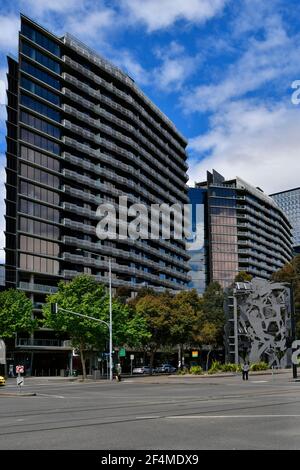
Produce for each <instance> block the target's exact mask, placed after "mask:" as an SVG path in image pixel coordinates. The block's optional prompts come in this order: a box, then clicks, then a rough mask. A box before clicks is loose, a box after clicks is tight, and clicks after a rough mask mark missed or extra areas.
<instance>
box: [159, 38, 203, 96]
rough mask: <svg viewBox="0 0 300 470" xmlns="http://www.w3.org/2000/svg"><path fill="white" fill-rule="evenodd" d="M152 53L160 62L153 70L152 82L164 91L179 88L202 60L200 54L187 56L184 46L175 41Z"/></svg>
mask: <svg viewBox="0 0 300 470" xmlns="http://www.w3.org/2000/svg"><path fill="white" fill-rule="evenodd" d="M154 54H155V55H156V57H157V58H158V59H159V60H160V61H161V64H160V65H159V66H158V67H156V68H155V69H154V70H153V83H154V84H155V85H156V87H157V88H158V89H161V90H163V91H164V92H170V91H174V90H175V91H178V90H180V89H181V88H182V85H183V84H184V82H185V81H186V80H187V79H188V78H189V77H190V76H191V75H193V74H194V72H195V71H196V69H197V67H198V66H199V64H200V62H201V60H202V58H201V54H196V55H195V56H194V57H192V56H189V55H188V54H187V53H186V51H185V48H184V46H183V45H182V44H180V43H178V42H177V41H171V42H170V44H168V46H167V47H164V48H157V49H155V50H154Z"/></svg>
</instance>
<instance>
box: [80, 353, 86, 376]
mask: <svg viewBox="0 0 300 470" xmlns="http://www.w3.org/2000/svg"><path fill="white" fill-rule="evenodd" d="M79 350H80V359H81V365H82V378H83V380H85V379H86V368H85V357H84V353H83V346H82V345H80V348H79Z"/></svg>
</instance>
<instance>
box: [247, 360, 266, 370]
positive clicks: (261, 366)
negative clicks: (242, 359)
mask: <svg viewBox="0 0 300 470" xmlns="http://www.w3.org/2000/svg"><path fill="white" fill-rule="evenodd" d="M267 369H269V365H268V364H267V363H266V362H262V361H261V362H254V363H253V364H251V366H250V370H251V371H257V370H267Z"/></svg>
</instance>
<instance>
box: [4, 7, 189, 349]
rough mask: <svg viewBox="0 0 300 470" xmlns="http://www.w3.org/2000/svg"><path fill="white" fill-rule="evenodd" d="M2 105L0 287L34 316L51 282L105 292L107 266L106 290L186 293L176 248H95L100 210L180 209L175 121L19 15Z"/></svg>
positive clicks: (114, 244) (163, 243) (151, 243)
mask: <svg viewBox="0 0 300 470" xmlns="http://www.w3.org/2000/svg"><path fill="white" fill-rule="evenodd" d="M7 96H8V104H7V113H8V117H7V167H6V171H7V182H6V188H7V194H6V285H7V287H16V288H17V289H21V290H24V291H26V292H28V294H29V295H30V296H31V298H32V300H33V302H34V305H35V308H36V309H37V310H36V314H37V315H38V314H39V313H38V312H39V309H40V307H41V303H42V302H43V301H44V298H45V294H47V293H50V292H53V291H55V289H56V285H57V282H58V281H59V280H69V279H72V278H73V277H74V276H76V275H77V274H79V273H88V274H91V275H93V276H95V278H96V279H97V280H99V282H103V283H105V284H108V258H111V260H112V263H111V265H112V286H113V287H115V288H116V287H119V286H124V287H128V288H129V289H130V290H131V291H136V290H138V288H139V287H141V286H149V287H153V288H155V289H161V288H167V289H171V290H180V289H183V288H185V286H186V284H187V281H188V276H187V273H188V270H189V268H188V265H187V260H188V256H187V254H186V251H185V246H184V242H183V241H181V240H175V239H171V240H161V239H160V240H151V239H149V240H132V239H130V238H127V239H122V240H113V241H111V240H104V241H101V240H99V239H98V238H97V236H96V230H95V229H96V225H97V217H96V210H97V207H98V206H99V204H101V203H103V202H110V203H112V204H113V205H116V206H117V203H118V198H119V197H120V196H127V198H128V205H130V204H133V203H142V204H145V205H146V206H149V205H150V204H161V203H167V204H173V203H178V202H179V203H181V204H184V203H187V202H188V196H187V186H186V181H187V173H186V171H187V164H186V151H185V148H186V144H187V142H186V140H185V138H184V137H183V136H182V135H181V134H180V133H179V132H178V130H177V129H176V128H175V126H174V125H173V123H172V122H171V121H170V120H169V119H168V118H167V117H166V116H165V115H164V114H163V113H162V112H161V111H160V110H159V109H158V108H157V107H156V106H155V105H154V104H153V103H152V102H151V101H150V100H149V99H148V98H147V97H146V96H145V95H144V94H143V92H142V91H141V90H140V89H139V88H138V86H137V85H136V84H135V83H134V81H133V80H132V79H131V78H130V77H129V76H128V75H127V74H125V73H123V72H122V71H121V70H119V69H118V68H117V67H115V66H114V65H112V64H111V63H109V62H108V61H106V60H104V59H103V58H102V57H100V56H99V55H97V54H96V53H95V52H94V51H92V50H90V49H89V48H88V47H87V46H85V45H84V44H82V43H81V42H79V41H78V40H77V39H75V38H74V37H72V36H71V35H69V34H66V35H65V36H63V37H57V36H55V35H53V34H52V33H50V32H49V31H47V30H45V29H44V28H43V27H42V26H40V25H38V24H37V23H35V22H34V21H32V20H31V19H29V18H28V17H25V16H23V15H21V31H20V34H19V51H18V58H13V57H11V56H9V57H8V92H7ZM47 334H48V335H49V334H50V333H47V332H39V337H38V338H39V340H40V341H42V339H43V340H44V341H45V343H44V345H45V346H46V345H47V341H48V339H49V337H48V336H47ZM35 339H36V338H31V342H30V341H29V342H28V344H29V345H33V346H34V345H35V344H37V343H35ZM24 344H25V343H23V346H24ZM41 344H42V343H41ZM17 346H18V344H17ZM19 346H22V344H20V345H19Z"/></svg>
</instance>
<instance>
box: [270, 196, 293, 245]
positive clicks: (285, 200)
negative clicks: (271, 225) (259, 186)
mask: <svg viewBox="0 0 300 470" xmlns="http://www.w3.org/2000/svg"><path fill="white" fill-rule="evenodd" d="M270 196H271V197H272V198H273V199H274V201H275V202H276V204H277V205H278V206H279V207H280V208H281V209H282V210H283V212H284V213H285V214H286V215H287V217H288V219H289V221H290V223H291V224H292V228H293V229H292V234H293V250H294V252H295V253H300V188H294V189H288V190H287V191H281V192H279V193H274V194H271V195H270Z"/></svg>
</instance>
